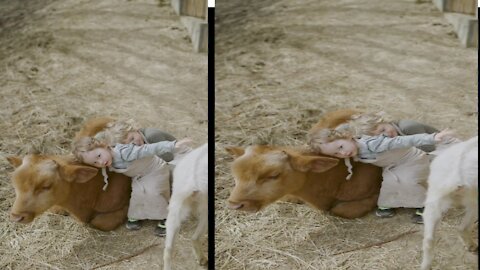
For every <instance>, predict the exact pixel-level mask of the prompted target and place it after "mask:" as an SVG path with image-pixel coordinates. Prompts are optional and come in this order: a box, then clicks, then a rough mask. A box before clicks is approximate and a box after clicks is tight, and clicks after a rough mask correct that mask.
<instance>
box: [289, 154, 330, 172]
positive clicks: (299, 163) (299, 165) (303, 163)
mask: <svg viewBox="0 0 480 270" xmlns="http://www.w3.org/2000/svg"><path fill="white" fill-rule="evenodd" d="M290 164H291V165H292V167H293V168H294V169H295V170H298V171H301V172H308V171H312V172H325V171H328V170H330V169H331V168H333V167H335V166H336V165H337V164H338V159H336V158H330V157H321V156H318V157H317V156H300V155H298V156H292V155H291V156H290Z"/></svg>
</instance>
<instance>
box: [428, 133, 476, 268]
mask: <svg viewBox="0 0 480 270" xmlns="http://www.w3.org/2000/svg"><path fill="white" fill-rule="evenodd" d="M452 205H458V206H463V207H465V216H464V217H463V220H462V223H461V224H460V226H459V228H458V229H459V232H460V238H461V239H462V241H463V243H464V244H465V246H466V247H467V249H468V250H469V251H477V250H478V246H477V244H476V243H475V242H474V241H473V239H472V235H471V229H472V227H473V224H474V223H475V221H476V220H477V219H478V136H476V137H473V138H471V139H469V140H468V141H465V142H461V143H458V144H455V145H453V146H451V147H450V148H448V149H445V150H444V151H442V152H441V153H439V155H438V156H437V157H436V158H435V159H434V160H433V161H432V164H431V165H430V175H429V177H428V191H427V198H426V200H425V211H424V213H423V219H424V227H425V231H424V236H423V261H422V266H421V269H422V270H427V269H430V267H431V264H432V259H433V238H434V231H435V228H436V227H437V225H438V224H439V222H440V220H441V218H442V215H443V214H444V213H445V212H446V211H447V210H448V209H449V208H450V207H451V206H452Z"/></svg>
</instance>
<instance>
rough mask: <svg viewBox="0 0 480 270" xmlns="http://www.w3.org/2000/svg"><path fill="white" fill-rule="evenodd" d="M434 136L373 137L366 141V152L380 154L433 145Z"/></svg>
mask: <svg viewBox="0 0 480 270" xmlns="http://www.w3.org/2000/svg"><path fill="white" fill-rule="evenodd" d="M435 134H436V133H433V134H415V135H409V136H397V137H393V138H389V137H387V136H384V135H380V136H373V137H371V138H369V139H367V141H366V144H367V148H368V150H370V151H372V152H374V153H381V152H385V151H388V150H392V149H399V148H408V147H412V146H422V145H428V144H435Z"/></svg>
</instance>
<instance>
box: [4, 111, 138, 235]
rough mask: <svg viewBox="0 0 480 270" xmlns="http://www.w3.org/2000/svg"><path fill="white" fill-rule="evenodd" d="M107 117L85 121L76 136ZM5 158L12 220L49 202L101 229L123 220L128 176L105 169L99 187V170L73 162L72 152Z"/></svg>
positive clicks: (94, 130) (21, 218) (29, 214)
mask: <svg viewBox="0 0 480 270" xmlns="http://www.w3.org/2000/svg"><path fill="white" fill-rule="evenodd" d="M110 121H112V119H109V118H99V119H93V120H91V121H87V122H86V123H85V125H84V127H83V128H82V129H81V130H80V131H79V132H78V134H77V136H76V138H79V137H81V136H87V135H94V134H96V133H97V132H98V131H100V130H102V129H103V128H104V127H105V125H106V124H107V123H108V122H110ZM7 159H8V161H9V162H10V164H12V165H13V166H14V167H15V171H14V172H13V175H12V183H13V186H14V188H15V193H16V198H15V202H14V204H13V206H12V209H11V213H10V218H11V220H12V221H16V222H20V223H29V222H31V221H32V220H33V219H34V218H35V217H37V216H38V215H40V214H42V213H43V212H45V211H46V210H47V209H49V208H50V207H52V206H60V207H62V208H63V209H65V210H67V212H69V213H70V214H72V215H73V216H74V217H76V218H77V219H78V220H79V221H80V222H83V223H87V224H89V225H91V226H92V227H94V228H97V229H100V230H103V231H109V230H113V229H115V228H117V227H118V226H119V225H121V224H122V223H123V222H124V221H125V218H126V215H127V210H128V203H129V198H130V191H131V181H130V178H128V177H126V176H124V175H122V174H116V173H109V185H108V188H107V190H106V191H103V190H102V187H103V185H104V182H103V176H102V175H101V173H100V171H99V170H98V169H96V168H94V167H90V166H87V165H83V164H80V163H78V162H76V161H75V160H74V159H73V156H58V155H57V156H54V155H27V156H25V157H23V158H20V157H15V156H10V157H8V158H7Z"/></svg>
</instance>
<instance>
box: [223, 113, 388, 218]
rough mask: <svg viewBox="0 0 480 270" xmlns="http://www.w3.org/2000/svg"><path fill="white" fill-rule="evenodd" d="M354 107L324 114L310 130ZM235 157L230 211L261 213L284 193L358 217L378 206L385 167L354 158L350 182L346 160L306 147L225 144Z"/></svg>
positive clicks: (341, 119)
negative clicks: (313, 151) (310, 150)
mask: <svg viewBox="0 0 480 270" xmlns="http://www.w3.org/2000/svg"><path fill="white" fill-rule="evenodd" d="M354 113H356V111H354V110H339V111H335V112H331V113H329V114H326V115H325V116H324V117H323V118H322V119H320V121H319V122H318V123H317V124H316V125H315V126H314V127H313V128H312V131H313V130H317V129H320V128H326V127H330V128H333V127H336V126H338V125H339V124H341V123H344V122H346V121H347V120H348V119H350V117H351V115H352V114H354ZM226 150H227V152H229V153H230V154H231V155H233V156H234V157H235V160H234V161H233V163H232V173H233V176H234V178H235V187H234V189H233V190H232V192H231V194H230V197H229V199H228V206H229V207H230V208H231V209H236V210H245V211H259V210H261V209H262V208H263V207H265V206H267V205H269V204H271V203H273V202H275V201H276V200H278V199H280V198H282V197H283V196H285V195H292V196H294V197H297V198H299V199H301V200H302V201H305V202H307V203H308V204H310V205H311V206H313V207H315V208H317V209H320V210H325V211H329V212H330V213H331V214H333V215H336V216H340V217H344V218H357V217H361V216H364V215H365V214H367V213H368V212H370V211H371V210H372V209H373V208H374V207H375V206H376V204H377V199H378V195H379V192H380V185H381V180H382V177H381V169H380V168H379V167H375V166H372V165H369V164H364V163H357V162H352V165H353V176H352V178H351V179H350V180H346V177H347V175H348V172H347V167H346V166H345V164H344V162H343V160H339V159H337V158H333V157H327V156H323V155H318V154H315V153H312V152H309V151H306V150H301V149H299V148H298V149H296V148H291V147H281V146H260V145H256V146H249V147H247V148H246V149H244V148H241V147H227V148H226Z"/></svg>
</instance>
